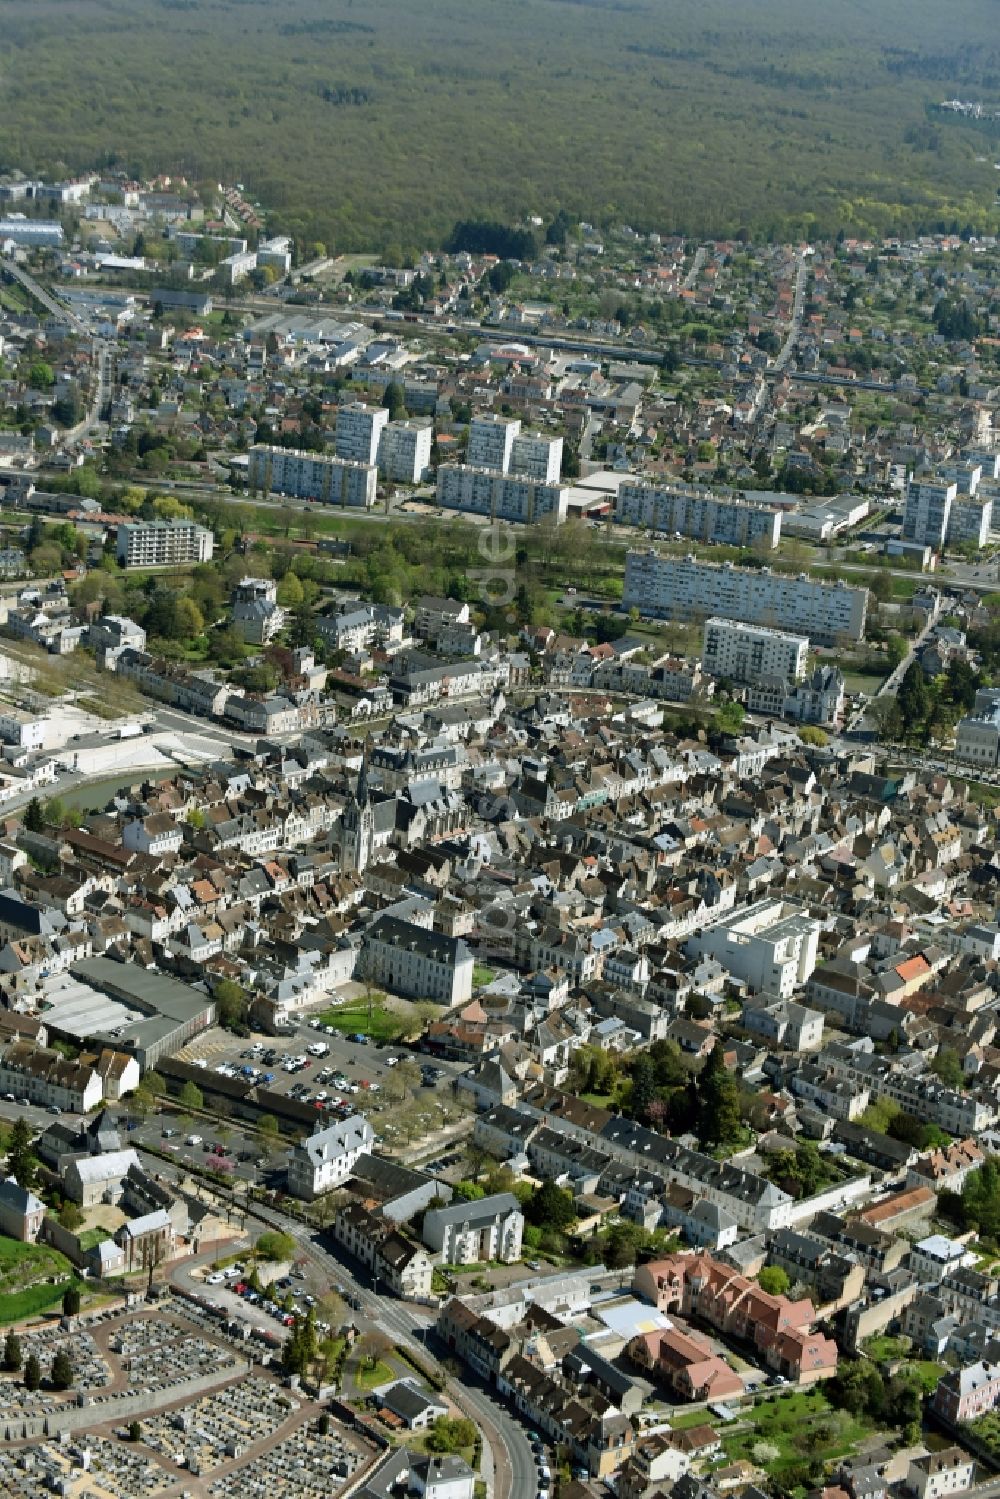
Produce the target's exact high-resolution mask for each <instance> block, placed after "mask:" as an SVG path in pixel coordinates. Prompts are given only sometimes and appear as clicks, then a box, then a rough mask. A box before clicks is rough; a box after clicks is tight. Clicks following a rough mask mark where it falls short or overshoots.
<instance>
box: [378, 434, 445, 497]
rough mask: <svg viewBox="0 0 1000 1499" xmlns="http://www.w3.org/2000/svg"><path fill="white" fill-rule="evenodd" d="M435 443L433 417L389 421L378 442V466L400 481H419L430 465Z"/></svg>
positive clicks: (401, 482)
mask: <svg viewBox="0 0 1000 1499" xmlns="http://www.w3.org/2000/svg"><path fill="white" fill-rule="evenodd" d="M433 444H434V423H433V422H431V421H397V422H388V423H387V424H386V425H385V426H384V427H383V428H382V437H381V440H380V442H379V449H378V466H379V469H380V471H381V472H382V473H383V474H384V475H385V477H386V478H387V479H391V480H393V481H394V482H395V483H397V484H419V483H420V481H421V480H422V479H423V478H424V477H425V476H426V474H427V471H428V469H429V468H430V466H431V448H432V446H433Z"/></svg>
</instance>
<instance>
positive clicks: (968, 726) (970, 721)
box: [955, 687, 1000, 769]
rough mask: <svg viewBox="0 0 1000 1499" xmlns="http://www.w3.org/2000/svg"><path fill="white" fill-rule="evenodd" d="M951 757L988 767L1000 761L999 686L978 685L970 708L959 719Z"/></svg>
mask: <svg viewBox="0 0 1000 1499" xmlns="http://www.w3.org/2000/svg"><path fill="white" fill-rule="evenodd" d="M955 759H956V760H964V761H966V762H967V764H969V765H979V766H982V767H984V768H986V767H989V768H990V769H992V768H993V767H994V766H996V765H997V764H998V763H1000V689H997V688H995V687H980V689H979V691H978V692H977V693H976V701H975V705H974V706H973V709H972V712H971V713H969V714H967V715H966V716H965V718H962V719H959V722H958V728H957V729H956V731H955Z"/></svg>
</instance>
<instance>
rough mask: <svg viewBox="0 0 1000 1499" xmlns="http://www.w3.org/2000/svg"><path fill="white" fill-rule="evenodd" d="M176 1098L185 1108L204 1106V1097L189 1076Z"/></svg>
mask: <svg viewBox="0 0 1000 1499" xmlns="http://www.w3.org/2000/svg"><path fill="white" fill-rule="evenodd" d="M178 1099H179V1100H180V1103H181V1105H182V1106H183V1107H184V1108H185V1109H202V1108H204V1107H205V1099H204V1096H203V1094H202V1091H201V1089H200V1088H199V1087H198V1084H197V1083H193V1082H192V1081H191V1079H190V1078H188V1080H187V1082H186V1083H185V1084H184V1086H183V1088H182V1089H181V1091H180V1093H179V1094H178Z"/></svg>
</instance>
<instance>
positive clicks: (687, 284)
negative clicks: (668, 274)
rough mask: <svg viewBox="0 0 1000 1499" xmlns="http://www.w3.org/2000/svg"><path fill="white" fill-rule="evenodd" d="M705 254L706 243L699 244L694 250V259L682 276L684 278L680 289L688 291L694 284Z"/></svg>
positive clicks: (706, 249) (703, 262) (706, 251)
mask: <svg viewBox="0 0 1000 1499" xmlns="http://www.w3.org/2000/svg"><path fill="white" fill-rule="evenodd" d="M707 254H708V247H707V245H699V246H698V248H697V250H695V252H694V259H693V260H692V262H691V267H690V269H689V271H688V273H687V275H686V276H685V277H684V280H683V281H682V282H681V284H680V290H681V291H690V290H691V288H692V287H693V286H694V284H695V282H696V281H697V279H698V277H699V275H700V273H701V268H702V266H703V265H704V264H705V257H706V255H707Z"/></svg>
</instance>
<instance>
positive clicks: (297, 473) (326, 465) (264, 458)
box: [248, 443, 378, 510]
mask: <svg viewBox="0 0 1000 1499" xmlns="http://www.w3.org/2000/svg"><path fill="white" fill-rule="evenodd" d="M248 483H249V486H250V489H251V490H262V491H263V492H264V494H287V495H293V496H294V497H295V498H296V499H299V500H321V501H322V503H323V504H324V505H343V506H352V507H357V508H360V509H363V510H370V509H371V507H372V506H373V505H374V503H375V498H376V490H377V486H378V469H376V468H375V467H374V466H373V465H371V464H368V463H355V462H354V461H353V460H352V459H347V458H336V457H334V456H333V454H331V453H306V452H303V451H302V450H301V449H300V448H276V447H270V446H268V445H267V444H265V443H257V444H256V445H255V446H254V447H252V448H251V449H250V453H249V469H248Z"/></svg>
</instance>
